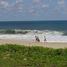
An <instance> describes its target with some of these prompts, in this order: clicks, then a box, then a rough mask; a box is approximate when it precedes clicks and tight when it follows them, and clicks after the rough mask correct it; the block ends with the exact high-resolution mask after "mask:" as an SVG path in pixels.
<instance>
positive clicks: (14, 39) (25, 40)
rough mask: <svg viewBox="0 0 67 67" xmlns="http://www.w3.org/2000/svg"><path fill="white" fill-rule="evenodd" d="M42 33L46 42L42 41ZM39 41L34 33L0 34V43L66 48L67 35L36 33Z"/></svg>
mask: <svg viewBox="0 0 67 67" xmlns="http://www.w3.org/2000/svg"><path fill="white" fill-rule="evenodd" d="M44 35H45V36H46V40H47V41H46V42H44ZM37 36H38V37H39V39H40V42H36V39H35V35H34V34H33V33H29V34H23V35H22V34H0V44H17V45H24V46H42V47H48V48H67V36H62V35H54V34H53V35H52V34H44V33H43V34H38V35H37Z"/></svg>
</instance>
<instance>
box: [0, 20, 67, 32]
mask: <svg viewBox="0 0 67 67" xmlns="http://www.w3.org/2000/svg"><path fill="white" fill-rule="evenodd" d="M0 29H26V30H56V31H67V21H2V22H1V21H0Z"/></svg>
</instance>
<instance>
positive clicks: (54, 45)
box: [0, 39, 67, 48]
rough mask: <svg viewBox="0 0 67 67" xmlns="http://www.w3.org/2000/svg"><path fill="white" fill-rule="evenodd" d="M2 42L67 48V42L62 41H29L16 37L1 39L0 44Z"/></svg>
mask: <svg viewBox="0 0 67 67" xmlns="http://www.w3.org/2000/svg"><path fill="white" fill-rule="evenodd" d="M2 44H4V45H5V44H17V45H24V46H41V47H48V48H67V43H61V42H59V43H58V42H51V43H49V42H44V43H42V42H29V41H23V40H14V39H10V40H9V39H0V45H2Z"/></svg>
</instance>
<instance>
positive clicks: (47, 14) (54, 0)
mask: <svg viewBox="0 0 67 67" xmlns="http://www.w3.org/2000/svg"><path fill="white" fill-rule="evenodd" d="M32 20H67V0H0V21H32Z"/></svg>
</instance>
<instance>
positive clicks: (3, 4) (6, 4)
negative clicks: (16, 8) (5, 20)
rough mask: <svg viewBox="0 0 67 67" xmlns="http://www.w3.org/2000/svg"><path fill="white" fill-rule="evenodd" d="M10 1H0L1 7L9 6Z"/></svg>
mask: <svg viewBox="0 0 67 67" xmlns="http://www.w3.org/2000/svg"><path fill="white" fill-rule="evenodd" d="M8 6H9V3H8V2H7V1H0V8H7V7H8Z"/></svg>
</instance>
